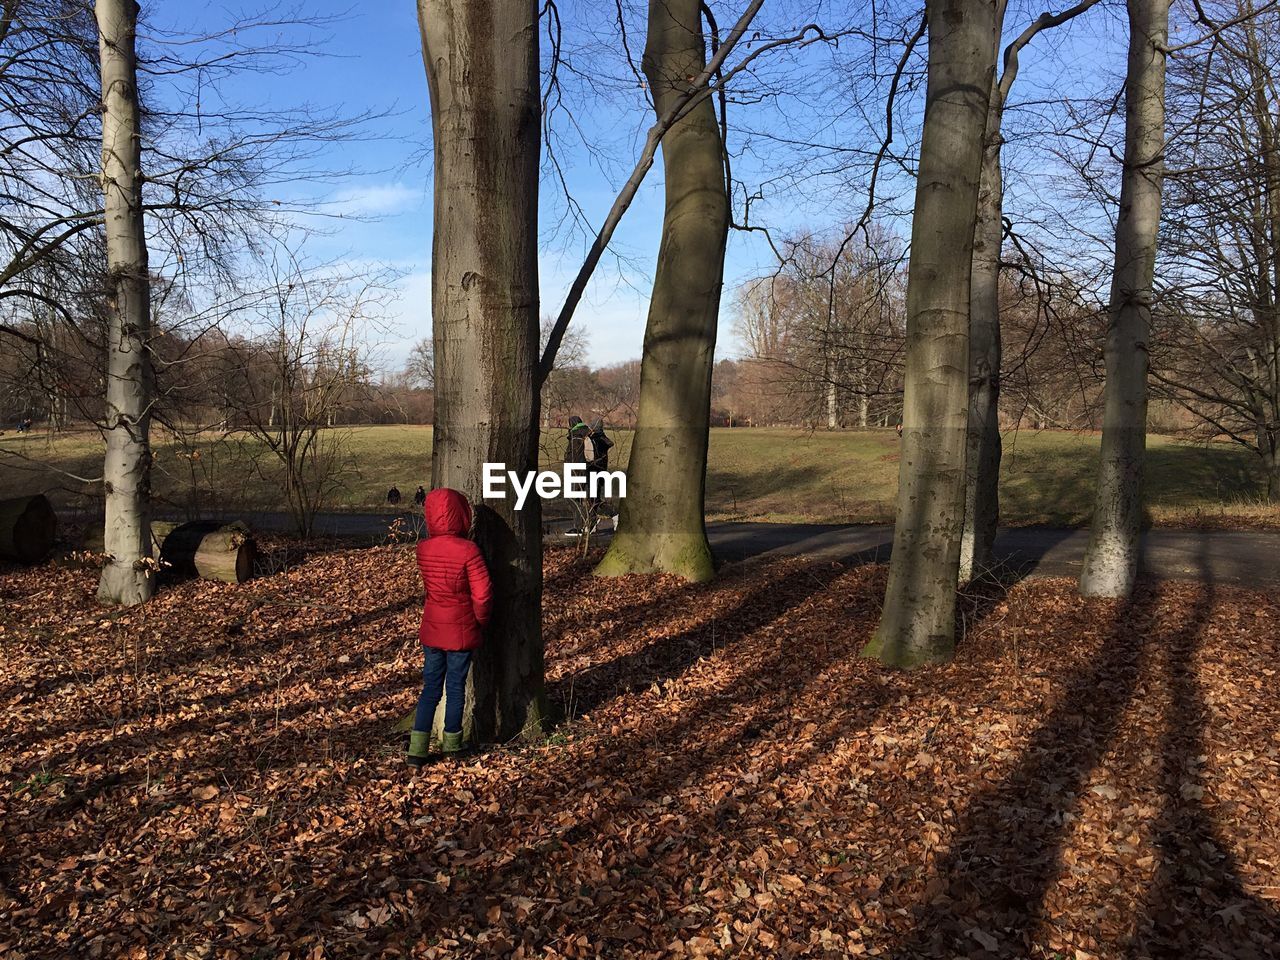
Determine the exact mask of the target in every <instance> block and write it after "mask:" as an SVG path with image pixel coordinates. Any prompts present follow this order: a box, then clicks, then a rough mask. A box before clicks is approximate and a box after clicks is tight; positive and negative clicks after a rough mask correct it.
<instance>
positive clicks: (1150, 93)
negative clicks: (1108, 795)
mask: <svg viewBox="0 0 1280 960" xmlns="http://www.w3.org/2000/svg"><path fill="white" fill-rule="evenodd" d="M1128 8H1129V70H1128V76H1127V78H1126V80H1125V150H1124V173H1123V179H1122V181H1121V185H1120V214H1119V218H1118V219H1117V221H1116V251H1115V272H1114V274H1113V275H1112V281H1111V305H1110V324H1109V327H1108V329H1107V341H1106V348H1105V349H1106V368H1107V381H1106V388H1105V391H1104V394H1105V395H1104V401H1103V421H1102V455H1101V459H1100V462H1099V465H1098V486H1097V490H1096V493H1095V500H1094V508H1093V526H1092V529H1091V530H1090V534H1089V549H1088V553H1087V554H1086V556H1085V563H1084V570H1083V571H1082V573H1081V575H1080V592H1081V593H1082V594H1084V595H1085V596H1099V597H1127V596H1128V595H1129V594H1130V593H1132V592H1133V584H1134V580H1135V579H1136V578H1137V575H1138V561H1139V555H1140V548H1141V526H1142V471H1143V461H1144V459H1145V455H1146V442H1147V369H1148V366H1149V363H1150V353H1149V349H1148V342H1147V340H1148V336H1149V334H1150V326H1151V297H1152V286H1153V283H1154V276H1155V262H1156V237H1157V233H1158V231H1159V228H1160V192H1161V187H1162V185H1163V180H1164V70H1165V53H1164V50H1165V47H1166V45H1167V40H1168V35H1169V4H1168V0H1129V2H1128Z"/></svg>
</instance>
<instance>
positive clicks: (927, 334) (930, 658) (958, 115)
mask: <svg viewBox="0 0 1280 960" xmlns="http://www.w3.org/2000/svg"><path fill="white" fill-rule="evenodd" d="M926 16H927V17H928V22H929V67H928V70H929V80H928V90H927V94H926V106H925V118H924V132H923V139H922V142H921V146H920V169H919V173H918V175H917V179H916V201H915V215H914V217H913V220H912V227H911V262H910V266H909V270H908V276H907V353H906V379H905V388H904V396H903V434H902V458H901V462H900V466H899V472H898V509H897V522H896V524H895V527H894V538H893V558H892V561H891V564H890V568H889V585H888V588H887V590H886V592H885V602H884V613H883V615H882V617H881V621H880V626H879V629H878V630H877V631H876V634H875V637H874V638H873V639H872V640H871V641H870V642H869V643H868V644H867V646H866V647H865V648H864V650H863V655H864V656H870V657H876V658H878V659H880V660H881V661H883V662H884V663H885V664H888V665H891V666H898V667H911V666H916V665H918V664H921V663H926V662H940V661H945V660H949V659H950V658H951V656H952V655H953V653H954V649H955V595H956V583H957V576H958V573H959V568H960V533H961V528H962V525H963V523H964V489H965V486H964V484H965V465H964V458H965V444H966V433H967V430H966V428H967V424H968V407H969V383H968V380H969V378H968V361H969V289H970V271H971V268H972V255H973V238H974V226H975V217H976V210H977V202H978V181H979V177H980V174H981V170H982V154H983V139H984V133H985V131H986V127H987V108H988V104H989V100H990V96H991V83H992V77H993V75H994V71H995V46H994V44H993V42H992V37H993V35H994V29H995V0H981V2H974V0H969V2H964V0H927V3H926Z"/></svg>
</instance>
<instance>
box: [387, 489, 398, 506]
mask: <svg viewBox="0 0 1280 960" xmlns="http://www.w3.org/2000/svg"><path fill="white" fill-rule="evenodd" d="M387 503H389V504H391V506H393V507H395V506H399V504H400V488H399V487H395V486H393V487H392V488H391V489H390V490H388V491H387Z"/></svg>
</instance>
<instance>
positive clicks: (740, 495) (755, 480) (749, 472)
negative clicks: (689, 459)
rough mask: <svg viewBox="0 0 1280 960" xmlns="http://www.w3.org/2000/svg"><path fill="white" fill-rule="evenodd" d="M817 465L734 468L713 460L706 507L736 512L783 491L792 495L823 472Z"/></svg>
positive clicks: (709, 470) (806, 486)
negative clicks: (765, 468) (763, 468)
mask: <svg viewBox="0 0 1280 960" xmlns="http://www.w3.org/2000/svg"><path fill="white" fill-rule="evenodd" d="M823 473H824V471H823V470H822V469H821V468H820V466H819V465H816V464H815V465H812V466H804V467H798V466H797V467H774V468H771V469H769V470H768V471H767V472H762V471H760V470H758V469H750V468H744V469H741V470H735V469H731V468H727V467H723V466H719V467H718V466H716V465H715V464H714V463H713V464H710V465H708V467H707V484H706V487H707V491H708V496H707V509H708V510H709V511H714V512H724V513H730V514H737V513H741V512H743V511H747V510H750V509H752V505H753V504H755V505H757V506H758V505H759V501H761V500H764V499H766V498H768V497H775V496H779V495H783V494H789V495H791V496H792V497H794V496H795V492H796V491H797V490H806V489H809V488H810V487H811V486H812V485H813V484H814V483H816V482H817V481H818V480H819V479H820V478H821V477H822V475H823Z"/></svg>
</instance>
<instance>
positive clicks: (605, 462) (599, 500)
mask: <svg viewBox="0 0 1280 960" xmlns="http://www.w3.org/2000/svg"><path fill="white" fill-rule="evenodd" d="M587 429H588V432H589V433H588V437H587V440H588V442H589V443H590V446H591V449H590V451H589V454H590V459H589V460H587V490H588V491H590V490H591V478H592V477H593V476H594V475H595V474H598V473H608V472H609V448H610V447H612V446H613V441H612V440H611V439H609V437H608V435H607V434H606V433H605V432H604V418H603V417H596V418H595V419H594V420H592V421H591V426H590V427H588V428H587ZM602 515H604V516H608V517H612V516H613V507H612V506H611V505H610V504H609V502H608V501H607V500H605V498H604V497H591V498H590V506H589V507H588V509H587V518H588V523H587V526H588V529H589V530H592V531H594V530H595V528H596V525H597V524H598V523H599V522H600V517H601V516H602ZM614 526H615V529H616V527H617V521H616V519H615V521H614Z"/></svg>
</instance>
